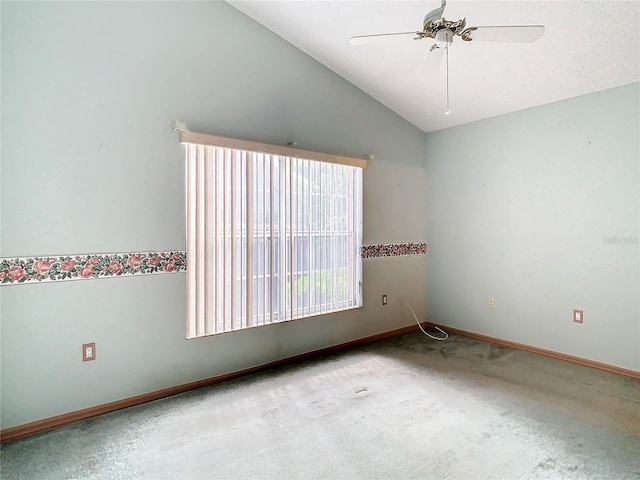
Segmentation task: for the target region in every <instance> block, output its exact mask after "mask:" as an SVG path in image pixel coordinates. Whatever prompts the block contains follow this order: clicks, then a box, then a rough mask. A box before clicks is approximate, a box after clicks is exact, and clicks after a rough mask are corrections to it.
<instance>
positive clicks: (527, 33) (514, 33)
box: [462, 25, 544, 43]
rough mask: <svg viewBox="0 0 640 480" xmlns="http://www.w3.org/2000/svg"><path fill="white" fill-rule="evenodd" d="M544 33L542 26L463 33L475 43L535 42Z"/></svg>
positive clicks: (493, 28) (488, 28) (473, 30)
mask: <svg viewBox="0 0 640 480" xmlns="http://www.w3.org/2000/svg"><path fill="white" fill-rule="evenodd" d="M543 33H544V26H542V25H512V26H498V27H469V28H467V29H466V30H465V31H464V32H462V37H463V38H464V37H465V36H467V37H468V38H470V39H471V40H473V41H474V42H476V41H477V42H522V43H527V42H535V41H536V40H538V39H539V38H540V37H541V36H542V34H543Z"/></svg>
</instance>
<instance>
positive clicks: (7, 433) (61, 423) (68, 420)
mask: <svg viewBox="0 0 640 480" xmlns="http://www.w3.org/2000/svg"><path fill="white" fill-rule="evenodd" d="M424 325H425V326H434V325H437V326H439V327H440V328H442V329H443V330H445V331H446V332H449V333H453V334H456V335H461V336H464V337H468V338H473V339H476V340H481V341H483V342H488V343H493V344H496V345H501V346H505V347H510V348H514V349H516V350H523V351H526V352H531V353H537V354H539V355H545V356H547V357H552V358H555V359H558V360H564V361H567V362H572V363H577V364H579V365H583V366H586V367H591V368H597V369H599V370H604V371H606V372H611V373H616V374H619V375H624V376H627V377H632V378H636V379H640V372H637V371H635V370H628V369H626V368H621V367H616V366H613V365H608V364H606V363H600V362H594V361H593V360H587V359H584V358H580V357H574V356H572V355H566V354H564V353H559V352H554V351H552V350H545V349H543V348H538V347H532V346H530V345H525V344H522V343H516V342H511V341H508V340H502V339H500V338H495V337H489V336H487V335H481V334H479V333H474V332H469V331H466V330H460V329H458V328H454V327H449V326H446V325H439V324H434V323H431V322H429V323H425V324H424ZM417 329H418V327H417V325H411V326H408V327H402V328H399V329H396V330H391V331H388V332H384V333H379V334H377V335H372V336H370V337H365V338H360V339H357V340H352V341H350V342H346V343H341V344H339V345H334V346H331V347H326V348H321V349H319V350H314V351H312V352H307V353H301V354H299V355H294V356H292V357H287V358H283V359H281V360H275V361H273V362H269V363H265V364H263V365H258V366H256V367H251V368H246V369H244V370H239V371H237V372H231V373H227V374H224V375H218V376H216V377H212V378H207V379H204V380H199V381H197V382H191V383H185V384H183V385H177V386H175V387H169V388H165V389H162V390H157V391H155V392H149V393H145V394H142V395H137V396H135V397H130V398H125V399H122V400H117V401H115V402H110V403H105V404H102V405H98V406H95V407H90V408H85V409H83V410H77V411H75V412H70V413H65V414H62V415H57V416H55V417H50V418H45V419H43V420H37V421H35V422H31V423H26V424H24V425H18V426H16V427H10V428H6V429H4V430H2V431H0V442H1V443H9V442H12V441H15V440H20V439H22V438H26V437H29V436H32V435H36V434H39V433H44V432H47V431H49V430H54V429H56V428H60V427H66V426H68V425H71V424H73V423H77V422H80V421H82V420H86V419H88V418H92V417H96V416H98V415H102V414H104V413H109V412H115V411H116V410H121V409H123V408H128V407H133V406H135V405H140V404H142V403H147V402H151V401H153V400H159V399H161V398H166V397H170V396H172V395H177V394H179V393H184V392H188V391H189V390H195V389H197V388H202V387H207V386H210V385H215V384H216V383H221V382H224V381H227V380H232V379H234V378H239V377H243V376H245V375H251V374H253V373H258V372H262V371H265V370H269V369H272V368H277V367H282V366H285V365H290V364H293V363H298V362H302V361H305V360H310V359H312V358H316V357H320V356H322V355H329V354H332V353H336V352H338V351H341V350H346V349H348V348H353V347H357V346H360V345H364V344H367V343H371V342H375V341H377V340H383V339H385V338H390V337H395V336H397V335H402V334H405V333H409V332H413V331H415V330H417Z"/></svg>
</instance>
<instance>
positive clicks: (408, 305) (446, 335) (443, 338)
mask: <svg viewBox="0 0 640 480" xmlns="http://www.w3.org/2000/svg"><path fill="white" fill-rule="evenodd" d="M398 301H399V302H400V303H402V302H404V303H406V304H407V307H409V310H411V313H412V314H413V318H415V319H416V323H417V324H418V327H419V328H420V330H422V333H424V334H425V335H426V336H427V337H429V338H433V339H434V340H439V341H443V340H446V339H447V338H449V334H448V333H447V332H445V331H444V330H442V329H441V328H440V327H437V326H435V325H434V326H433V327H434V328H435V329H436V330H438V331H439V332H440V333H442V334H443V335H444V337H434V336H433V335H431V334H430V333H428V332H427V331H426V330H425V329H424V328H422V325H420V322H419V321H418V317H417V316H416V312H414V311H413V308H412V307H411V304H410V303H409V301H408V300H407V299H406V298H402V297H398Z"/></svg>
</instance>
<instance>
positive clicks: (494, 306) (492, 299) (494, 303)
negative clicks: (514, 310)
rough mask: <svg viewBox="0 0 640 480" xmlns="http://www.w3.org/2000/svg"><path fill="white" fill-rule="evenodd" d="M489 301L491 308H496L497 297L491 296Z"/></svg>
mask: <svg viewBox="0 0 640 480" xmlns="http://www.w3.org/2000/svg"><path fill="white" fill-rule="evenodd" d="M487 303H488V305H489V308H491V309H494V308H496V299H495V298H493V297H491V298H490V299H489V301H488V302H487Z"/></svg>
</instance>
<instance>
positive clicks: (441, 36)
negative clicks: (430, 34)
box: [436, 28, 453, 48]
mask: <svg viewBox="0 0 640 480" xmlns="http://www.w3.org/2000/svg"><path fill="white" fill-rule="evenodd" d="M452 43H453V32H452V31H451V30H449V29H448V28H443V29H442V30H438V33H436V45H437V46H438V48H447V47H448V46H449V45H451V44H452Z"/></svg>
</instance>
